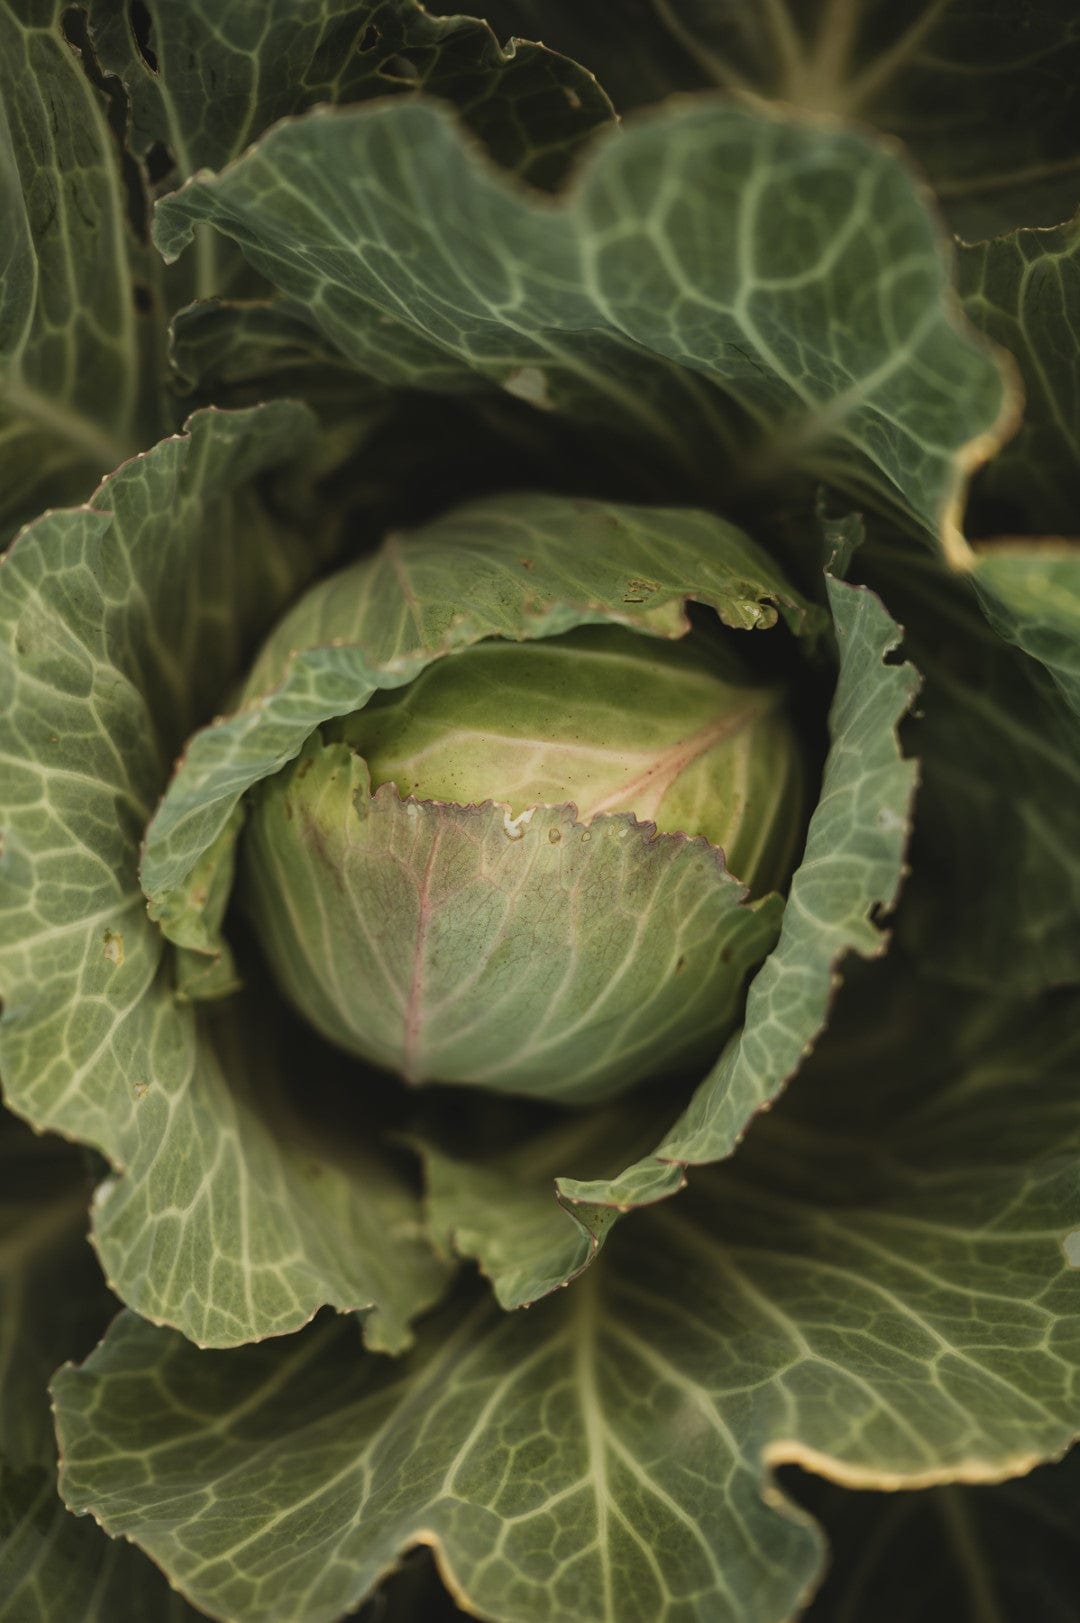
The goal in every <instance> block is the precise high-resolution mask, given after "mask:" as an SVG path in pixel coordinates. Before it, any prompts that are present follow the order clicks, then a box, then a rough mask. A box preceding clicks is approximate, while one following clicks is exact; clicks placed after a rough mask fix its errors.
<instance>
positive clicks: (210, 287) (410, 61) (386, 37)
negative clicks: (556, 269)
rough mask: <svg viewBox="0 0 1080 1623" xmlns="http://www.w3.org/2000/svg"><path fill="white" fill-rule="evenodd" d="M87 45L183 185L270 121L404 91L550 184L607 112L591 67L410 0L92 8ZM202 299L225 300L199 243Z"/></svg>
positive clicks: (206, 0)
mask: <svg viewBox="0 0 1080 1623" xmlns="http://www.w3.org/2000/svg"><path fill="white" fill-rule="evenodd" d="M90 9H91V21H92V26H93V33H94V41H95V44H96V46H97V49H98V52H99V54H100V56H101V59H102V62H103V64H104V65H105V66H106V67H108V68H109V69H111V70H112V71H113V72H115V73H117V74H119V76H120V77H121V79H122V80H123V82H124V85H125V87H126V89H127V92H128V96H129V98H130V103H131V113H130V132H129V139H130V142H131V145H132V147H133V149H134V151H135V152H136V153H138V154H139V156H140V157H143V158H145V157H146V156H147V155H148V154H149V153H150V152H151V150H152V149H154V148H155V147H157V148H159V149H160V148H161V147H164V148H165V149H166V150H167V151H168V153H169V156H170V157H171V158H172V161H173V165H174V169H173V173H172V175H171V176H170V177H169V179H171V180H172V181H173V183H174V184H175V183H176V180H177V179H179V180H180V181H183V180H187V179H188V178H189V177H190V176H191V175H193V174H195V173H196V171H198V170H200V169H221V168H222V167H223V166H224V165H225V164H226V163H228V162H229V160H230V159H231V158H235V157H236V156H237V154H238V153H240V152H242V151H243V150H244V148H245V147H247V146H249V145H250V144H251V142H252V141H254V140H255V138H256V137H257V136H259V135H261V134H262V132H263V130H265V129H266V128H267V126H268V125H270V124H273V123H275V122H276V121H277V120H278V119H280V118H284V117H287V116H289V115H294V114H297V113H301V112H304V111H305V110H306V109H307V108H309V107H315V106H317V105H319V104H322V103H330V104H333V105H338V106H340V105H345V104H349V103H353V102H358V101H365V100H368V99H369V98H371V97H373V96H389V95H392V94H394V93H400V92H402V91H405V92H411V93H414V94H415V93H424V94H427V95H429V96H438V97H440V98H441V99H443V100H445V101H450V102H452V103H453V104H454V105H455V106H456V107H457V108H458V109H459V111H460V112H461V114H462V116H463V117H464V119H465V121H466V122H467V123H468V124H469V126H470V128H471V129H472V130H473V131H474V132H475V133H476V134H477V135H478V136H479V137H480V139H481V140H482V141H483V142H484V144H485V145H486V146H487V148H488V150H489V151H490V152H491V153H492V155H493V156H494V157H495V158H496V160H497V161H498V162H499V163H501V164H505V166H506V167H507V168H509V169H512V170H513V171H515V172H516V173H518V174H520V175H522V176H523V177H524V178H526V179H528V180H530V181H531V182H532V183H533V184H534V185H551V184H554V183H555V181H557V180H558V179H559V178H560V176H561V175H562V174H563V172H564V171H565V169H566V166H567V164H568V162H569V161H570V159H571V158H572V157H573V156H574V153H575V152H576V151H577V149H578V148H579V147H580V146H581V144H582V143H583V141H584V140H585V139H586V137H587V136H588V134H589V132H590V131H591V130H593V129H595V128H596V127H597V125H599V124H604V123H607V122H609V121H610V119H611V117H612V110H611V104H610V102H609V101H608V99H607V97H606V95H605V94H604V92H603V91H602V90H601V89H600V87H599V85H598V84H597V83H596V80H595V79H594V78H593V76H592V74H591V73H589V72H588V71H587V69H584V68H581V67H579V66H578V65H577V64H576V63H574V62H569V61H567V60H566V59H565V58H564V57H560V56H558V55H556V53H555V52H553V51H549V50H546V49H545V48H544V47H543V46H538V45H529V44H517V43H516V42H515V43H511V44H510V45H509V46H508V47H507V48H506V49H505V50H503V49H502V48H500V46H499V44H498V42H497V40H496V38H495V36H494V34H493V33H492V31H491V29H490V27H489V26H488V24H487V23H486V22H483V21H480V20H479V19H477V18H474V17H467V16H453V17H448V18H440V17H433V16H431V15H430V14H429V13H428V12H427V11H426V10H425V9H424V7H423V6H420V5H418V4H416V3H415V0H269V3H263V4H260V5H259V6H257V7H251V6H229V7H226V8H224V9H222V8H221V7H220V6H215V5H214V4H213V3H212V0H188V3H186V4H185V5H182V6H177V5H172V4H169V3H168V0H146V4H145V6H144V7H143V16H142V18H141V19H140V22H139V33H138V35H136V31H135V27H134V25H133V21H132V18H131V8H130V7H129V6H127V5H126V4H123V3H122V0H91V8H90ZM201 252H202V253H203V254H204V255H205V256H206V258H205V260H204V263H203V265H202V272H203V274H202V277H201V284H202V286H201V291H202V292H203V293H204V294H206V293H216V292H220V291H221V289H220V286H219V285H217V284H216V282H215V272H214V265H213V258H214V251H213V247H212V245H207V244H204V245H202V247H201Z"/></svg>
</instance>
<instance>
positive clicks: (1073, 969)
mask: <svg viewBox="0 0 1080 1623" xmlns="http://www.w3.org/2000/svg"><path fill="white" fill-rule="evenodd" d="M859 563H860V567H861V568H862V569H863V570H864V571H865V574H866V577H867V578H868V579H870V580H871V581H872V582H873V583H874V584H875V585H876V586H877V587H878V589H879V590H880V591H881V592H882V595H883V596H884V598H885V600H886V602H887V603H889V605H890V607H891V608H892V610H893V612H894V613H895V614H896V615H897V616H898V617H899V618H900V619H901V620H902V621H903V623H904V626H905V647H906V648H907V650H908V652H909V653H910V655H911V658H912V659H913V661H914V662H915V664H916V666H917V667H918V669H919V670H920V671H921V672H922V674H923V677H924V689H923V693H922V695H921V698H920V703H919V716H918V719H917V720H916V721H913V722H912V723H911V725H910V727H909V728H908V730H907V734H906V740H905V742H906V744H907V747H908V748H909V749H910V750H911V751H912V752H913V753H914V754H916V755H918V757H919V759H920V763H921V778H922V786H921V789H920V793H919V816H918V818H917V819H916V823H915V839H914V843H913V846H912V853H911V866H912V877H911V880H910V882H909V884H908V887H907V889H906V891H905V897H904V905H903V910H902V922H901V924H900V931H901V934H902V937H903V939H904V941H905V942H906V943H907V945H908V947H909V950H910V951H911V952H912V954H913V955H916V956H917V957H918V960H919V963H920V965H921V966H922V969H923V971H924V973H926V974H927V975H929V976H933V977H937V978H944V979H946V980H950V981H956V982H960V983H963V984H967V985H969V986H982V987H985V988H986V989H987V990H988V991H993V990H1001V991H1004V990H1006V989H1008V990H1010V991H1011V992H1014V993H1023V992H1039V991H1042V990H1043V989H1044V988H1047V987H1051V986H1056V985H1061V984H1068V983H1070V982H1076V981H1080V932H1078V930H1077V927H1076V924H1077V918H1078V917H1080V725H1078V722H1077V718H1076V717H1075V716H1074V715H1073V714H1072V713H1071V711H1070V710H1069V709H1068V708H1067V707H1066V706H1065V705H1064V704H1063V703H1062V700H1061V696H1060V694H1059V692H1058V690H1057V689H1056V687H1055V685H1054V683H1053V682H1052V681H1051V679H1050V677H1049V676H1048V675H1047V673H1046V671H1045V670H1043V669H1042V667H1041V666H1040V665H1039V664H1038V663H1037V662H1036V661H1035V660H1033V659H1029V658H1028V657H1027V655H1026V654H1023V653H1021V652H1020V651H1019V649H1017V648H1015V647H1012V646H1010V645H1009V643H1008V642H1005V641H1003V640H1002V639H1001V638H1000V637H998V636H996V635H995V633H994V631H993V629H992V628H991V626H989V625H987V623H986V619H985V617H984V615H983V614H982V612H981V611H980V604H979V601H978V598H977V596H976V593H975V592H974V591H973V590H972V586H971V583H970V580H969V579H967V578H965V577H963V576H950V575H949V574H948V573H947V571H946V570H945V569H944V568H943V567H942V566H941V565H940V564H939V563H938V562H937V561H936V560H935V559H933V558H932V557H930V555H929V554H928V553H926V551H925V550H924V549H922V548H918V549H917V548H915V547H913V546H911V545H908V546H904V545H902V544H899V543H898V542H897V540H896V538H894V537H889V538H888V539H887V540H886V541H879V540H877V539H876V538H875V539H874V540H872V541H871V542H870V544H868V545H867V546H866V547H865V549H864V550H863V551H862V552H861V553H860V554H859ZM1067 602H1068V600H1067V597H1066V596H1065V595H1064V594H1063V596H1062V598H1061V600H1060V608H1061V610H1062V611H1065V610H1066V609H1067Z"/></svg>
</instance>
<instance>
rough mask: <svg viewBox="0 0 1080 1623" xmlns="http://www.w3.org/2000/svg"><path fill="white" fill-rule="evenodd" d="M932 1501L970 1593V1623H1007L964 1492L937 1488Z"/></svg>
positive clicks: (959, 1489) (956, 1489)
mask: <svg viewBox="0 0 1080 1623" xmlns="http://www.w3.org/2000/svg"><path fill="white" fill-rule="evenodd" d="M935 1499H936V1503H937V1508H938V1512H939V1514H940V1516H941V1520H942V1521H943V1522H944V1524H945V1530H946V1532H947V1533H948V1535H949V1537H950V1538H951V1539H952V1541H953V1543H954V1545H955V1546H956V1553H957V1559H958V1562H959V1565H960V1568H961V1570H962V1572H963V1574H964V1578H965V1580H966V1581H967V1585H968V1589H969V1591H970V1594H971V1617H972V1623H1008V1619H1007V1618H1006V1616H1005V1613H1004V1612H1003V1611H1002V1609H1001V1602H1000V1600H999V1598H998V1595H997V1594H996V1592H995V1589H994V1586H993V1584H992V1583H991V1580H990V1577H989V1575H988V1573H987V1570H986V1562H985V1559H984V1557H983V1552H982V1550H981V1548H980V1546H979V1540H978V1536H977V1535H976V1532H975V1528H974V1525H973V1523H972V1518H971V1513H970V1511H969V1510H968V1508H967V1506H966V1504H965V1503H964V1498H963V1490H962V1489H961V1488H953V1487H950V1488H939V1489H938V1490H937V1493H936V1495H935Z"/></svg>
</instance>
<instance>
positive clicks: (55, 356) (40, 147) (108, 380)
mask: <svg viewBox="0 0 1080 1623" xmlns="http://www.w3.org/2000/svg"><path fill="white" fill-rule="evenodd" d="M64 10H65V7H64V4H63V0H11V3H10V4H7V5H5V6H4V7H3V9H2V10H0V215H2V217H3V220H4V239H5V240H4V247H3V255H2V261H0V486H2V490H3V495H2V497H0V541H2V540H4V539H6V537H7V536H8V535H10V534H11V532H12V531H13V530H14V529H16V528H17V527H18V525H19V524H20V523H21V522H23V521H24V520H26V519H28V518H30V517H32V516H33V515H34V514H36V513H38V512H40V510H41V508H42V507H44V506H51V505H54V504H56V503H57V502H63V501H74V500H77V499H79V498H81V497H82V496H83V495H84V494H86V493H87V492H89V491H90V490H92V489H93V487H94V485H95V484H96V483H97V482H98V480H99V479H100V478H101V477H102V476H103V475H104V474H106V473H108V472H109V470H110V469H111V468H114V467H116V465H117V463H119V462H122V461H123V460H124V458H125V457H126V456H130V455H131V454H132V452H133V451H135V450H136V449H138V445H139V443H140V438H141V436H142V435H143V434H144V433H145V431H146V426H145V425H144V423H143V421H142V419H143V417H144V415H146V412H145V408H144V402H143V399H142V389H143V382H142V356H141V353H140V351H141V339H140V333H139V327H140V318H139V316H138V313H137V310H136V306H135V288H134V283H135V279H136V269H137V267H136V264H135V260H136V249H135V245H134V242H133V241H132V240H130V239H129V233H128V218H127V205H126V199H125V194H124V187H123V182H122V179H121V174H120V166H119V163H118V161H117V153H116V143H115V140H114V138H113V135H112V132H111V131H110V129H109V126H108V122H107V119H106V114H105V107H104V103H103V99H102V98H101V97H100V96H99V94H98V92H97V91H96V90H95V89H94V87H93V86H92V85H91V83H90V82H89V80H88V79H87V77H86V75H85V74H84V73H83V71H82V68H81V67H80V64H79V60H78V56H77V55H76V53H75V52H74V51H73V50H72V49H71V46H70V45H69V44H68V43H67V41H66V40H65V38H64V37H63V35H62V33H61V30H60V18H61V14H62V13H63V12H64ZM88 266H92V267H93V274H92V275H88V274H86V270H87V267H88ZM158 427H159V423H158V419H157V418H156V417H155V416H154V415H153V413H150V422H149V433H150V435H151V436H153V434H154V433H155V431H157V430H158Z"/></svg>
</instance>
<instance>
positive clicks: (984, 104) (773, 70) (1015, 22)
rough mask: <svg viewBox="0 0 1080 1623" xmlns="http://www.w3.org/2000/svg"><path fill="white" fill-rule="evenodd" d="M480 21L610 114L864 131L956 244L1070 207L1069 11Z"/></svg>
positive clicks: (1076, 173)
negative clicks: (756, 109) (912, 163)
mask: <svg viewBox="0 0 1080 1623" xmlns="http://www.w3.org/2000/svg"><path fill="white" fill-rule="evenodd" d="M446 9H449V7H447V8H446ZM484 10H485V14H486V15H487V16H488V17H489V18H490V19H491V22H492V24H493V26H494V27H495V28H496V29H497V30H498V31H499V32H500V33H501V34H504V35H506V34H525V35H526V36H527V37H528V38H529V39H544V40H547V42H548V43H549V44H550V45H554V46H555V47H556V48H557V49H559V50H561V51H568V52H569V53H570V54H571V55H572V56H575V57H577V58H578V60H579V61H581V62H584V63H585V64H586V65H587V66H588V67H590V68H592V69H593V70H594V72H596V73H597V74H598V75H599V77H600V81H601V83H602V84H603V85H604V86H605V87H606V88H607V89H608V90H609V91H610V92H611V94H612V96H613V97H614V99H615V102H616V104H617V106H618V107H619V109H620V111H625V110H626V109H627V108H630V107H635V106H640V105H641V104H642V103H645V102H653V101H659V100H661V99H662V98H663V97H664V96H666V95H669V94H670V93H671V92H672V91H673V90H693V89H705V88H709V87H714V86H715V87H716V88H718V89H721V90H725V91H726V92H727V93H728V94H729V95H732V96H735V97H738V98H740V99H742V100H745V101H747V102H749V103H751V104H753V103H754V102H756V101H757V100H758V99H759V98H761V97H769V98H772V99H776V100H779V101H781V102H787V103H791V104H794V105H796V106H803V107H807V108H810V109H812V110H814V111H815V112H827V113H832V114H835V115H836V116H837V117H839V118H846V119H855V120H858V121H860V122H862V123H870V124H874V125H876V126H877V127H878V128H879V129H882V130H885V131H887V132H888V133H889V134H890V135H894V136H897V137H899V139H900V140H902V141H903V142H904V143H905V145H906V146H907V147H908V148H909V149H910V150H911V151H912V152H913V153H914V155H915V157H916V158H917V159H918V162H919V164H920V165H921V167H922V168H923V169H924V170H925V171H926V173H927V174H928V175H929V177H930V182H931V184H932V186H933V188H934V191H935V193H936V195H937V197H938V199H939V201H940V202H941V203H942V204H943V206H944V208H945V212H946V214H947V216H948V218H949V222H950V224H951V225H952V227H953V228H954V230H956V231H959V232H960V234H961V235H962V236H967V237H976V236H987V235H992V234H993V233H995V232H998V231H1007V230H1009V229H1010V228H1011V227H1012V226H1015V225H1019V224H1024V225H1055V224H1056V223H1057V222H1058V221H1059V220H1061V219H1063V218H1064V217H1065V216H1066V215H1067V214H1069V213H1071V211H1072V209H1073V208H1074V207H1075V205H1076V201H1077V198H1078V196H1080V141H1078V140H1077V135H1076V125H1077V119H1076V112H1077V107H1076V81H1077V75H1078V68H1080V27H1078V25H1077V18H1076V8H1075V6H1074V5H1073V4H1072V3H1071V0H1040V4H1039V5H1038V6H1037V7H1032V6H1028V5H1022V4H1020V5H1018V4H1017V3H1016V0H991V3H989V4H988V3H986V0H916V3H915V4H909V5H905V6H895V5H892V4H890V3H889V0H825V3H822V0H769V3H768V4H762V5H717V4H715V3H713V0H674V3H673V0H594V3H593V4H592V5H588V6H582V5H578V4H576V3H575V0H490V3H489V4H488V5H486V6H485V8H484Z"/></svg>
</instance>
